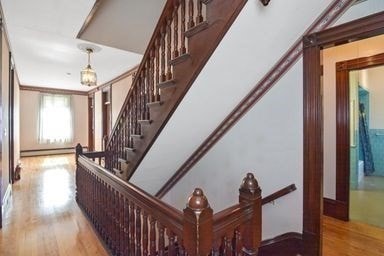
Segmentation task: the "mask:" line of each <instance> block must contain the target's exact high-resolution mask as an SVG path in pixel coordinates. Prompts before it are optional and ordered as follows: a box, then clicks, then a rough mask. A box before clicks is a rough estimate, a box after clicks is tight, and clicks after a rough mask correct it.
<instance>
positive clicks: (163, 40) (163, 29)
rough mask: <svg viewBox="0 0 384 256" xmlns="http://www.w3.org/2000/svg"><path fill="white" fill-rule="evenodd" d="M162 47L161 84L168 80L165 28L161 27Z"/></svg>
mask: <svg viewBox="0 0 384 256" xmlns="http://www.w3.org/2000/svg"><path fill="white" fill-rule="evenodd" d="M160 47H161V62H160V65H161V75H160V82H164V81H165V79H166V75H165V26H162V27H161V39H160Z"/></svg>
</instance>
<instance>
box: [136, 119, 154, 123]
mask: <svg viewBox="0 0 384 256" xmlns="http://www.w3.org/2000/svg"><path fill="white" fill-rule="evenodd" d="M137 122H138V123H139V124H151V123H152V120H146V119H142V120H137Z"/></svg>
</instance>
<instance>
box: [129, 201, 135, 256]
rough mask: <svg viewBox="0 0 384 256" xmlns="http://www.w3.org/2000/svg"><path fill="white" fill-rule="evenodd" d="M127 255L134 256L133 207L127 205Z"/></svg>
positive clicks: (131, 204) (131, 203) (132, 205)
mask: <svg viewBox="0 0 384 256" xmlns="http://www.w3.org/2000/svg"><path fill="white" fill-rule="evenodd" d="M129 255H135V205H134V204H133V202H130V204H129Z"/></svg>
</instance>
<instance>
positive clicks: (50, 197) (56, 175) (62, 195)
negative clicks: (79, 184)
mask: <svg viewBox="0 0 384 256" xmlns="http://www.w3.org/2000/svg"><path fill="white" fill-rule="evenodd" d="M43 164H44V163H43ZM69 179H70V176H69V174H68V172H67V171H66V170H65V169H64V168H55V169H52V170H47V171H46V172H44V174H43V184H42V185H43V186H42V191H41V193H42V202H43V207H44V208H49V207H62V206H64V205H66V204H67V203H68V202H69V201H70V200H71V198H70V196H69V195H71V191H70V186H69V183H70V181H69Z"/></svg>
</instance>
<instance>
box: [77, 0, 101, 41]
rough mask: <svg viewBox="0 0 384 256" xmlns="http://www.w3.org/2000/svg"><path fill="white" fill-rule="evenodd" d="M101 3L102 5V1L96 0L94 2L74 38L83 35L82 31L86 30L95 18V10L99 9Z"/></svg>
mask: <svg viewBox="0 0 384 256" xmlns="http://www.w3.org/2000/svg"><path fill="white" fill-rule="evenodd" d="M101 3H102V0H96V1H95V3H94V4H93V7H92V9H91V11H90V12H89V14H88V16H87V18H86V19H85V21H84V23H83V25H82V26H81V28H80V31H79V33H77V36H76V38H80V37H81V36H82V35H83V33H84V31H85V30H86V29H87V27H88V26H89V24H90V23H91V21H92V19H93V17H94V16H95V14H96V12H97V10H98V9H99V7H100V5H101Z"/></svg>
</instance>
